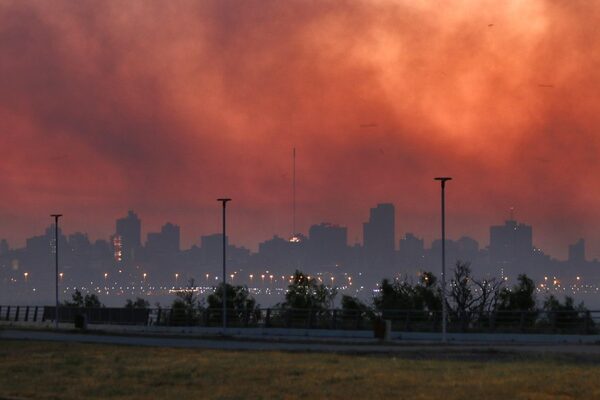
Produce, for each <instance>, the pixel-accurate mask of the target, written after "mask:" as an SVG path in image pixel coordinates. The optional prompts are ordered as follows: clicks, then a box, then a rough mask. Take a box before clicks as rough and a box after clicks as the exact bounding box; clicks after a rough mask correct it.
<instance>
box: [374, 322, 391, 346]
mask: <svg viewBox="0 0 600 400" xmlns="http://www.w3.org/2000/svg"><path fill="white" fill-rule="evenodd" d="M391 333H392V321H390V320H384V319H383V318H376V319H374V320H373V336H374V337H375V339H380V340H383V341H386V342H387V341H389V340H390V338H391Z"/></svg>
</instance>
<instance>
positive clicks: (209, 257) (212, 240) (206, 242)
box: [200, 233, 229, 267]
mask: <svg viewBox="0 0 600 400" xmlns="http://www.w3.org/2000/svg"><path fill="white" fill-rule="evenodd" d="M225 243H226V244H227V245H228V244H229V241H228V238H227V237H225ZM200 249H201V254H202V265H206V266H210V267H215V266H220V265H221V264H222V262H223V234H222V233H215V234H212V235H205V236H202V237H201V238H200Z"/></svg>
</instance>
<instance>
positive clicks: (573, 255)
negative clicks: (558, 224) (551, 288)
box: [569, 239, 585, 264]
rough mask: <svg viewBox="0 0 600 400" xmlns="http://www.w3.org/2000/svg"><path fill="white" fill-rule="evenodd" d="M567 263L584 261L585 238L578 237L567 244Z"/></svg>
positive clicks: (581, 262)
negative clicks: (575, 240) (572, 242)
mask: <svg viewBox="0 0 600 400" xmlns="http://www.w3.org/2000/svg"><path fill="white" fill-rule="evenodd" d="M569 263H571V264H583V263H585V240H583V239H579V240H578V241H577V242H576V243H574V244H571V245H569Z"/></svg>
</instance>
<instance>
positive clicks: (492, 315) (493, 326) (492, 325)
mask: <svg viewBox="0 0 600 400" xmlns="http://www.w3.org/2000/svg"><path fill="white" fill-rule="evenodd" d="M489 320H490V331H492V332H494V331H495V330H496V312H495V311H490V314H489Z"/></svg>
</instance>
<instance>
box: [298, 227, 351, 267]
mask: <svg viewBox="0 0 600 400" xmlns="http://www.w3.org/2000/svg"><path fill="white" fill-rule="evenodd" d="M347 250H348V229H347V228H346V227H342V226H338V225H333V224H330V223H327V222H322V223H320V224H318V225H312V226H311V227H310V228H309V230H308V248H307V251H308V255H307V256H308V263H309V265H310V266H311V267H312V268H314V267H325V268H330V267H340V266H342V265H343V264H344V263H345V260H346V255H347V253H348V251H347Z"/></svg>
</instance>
